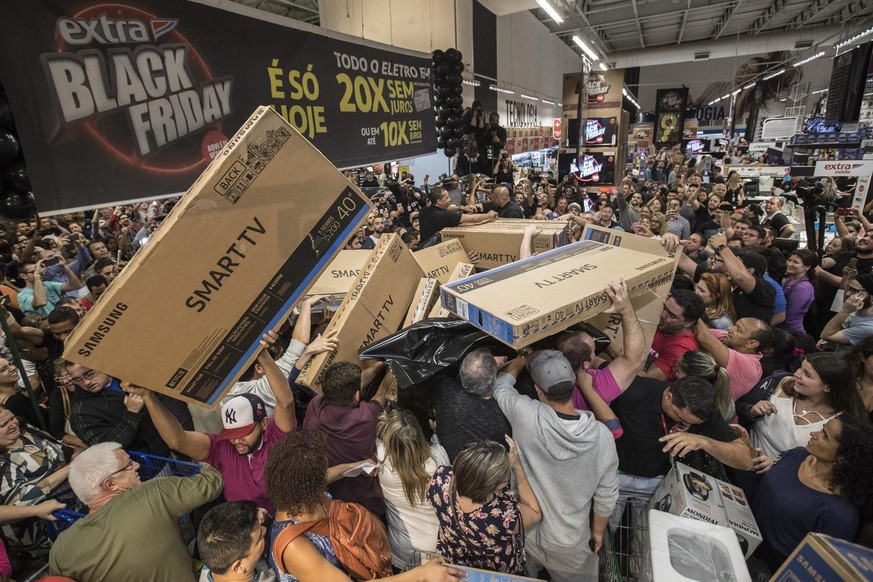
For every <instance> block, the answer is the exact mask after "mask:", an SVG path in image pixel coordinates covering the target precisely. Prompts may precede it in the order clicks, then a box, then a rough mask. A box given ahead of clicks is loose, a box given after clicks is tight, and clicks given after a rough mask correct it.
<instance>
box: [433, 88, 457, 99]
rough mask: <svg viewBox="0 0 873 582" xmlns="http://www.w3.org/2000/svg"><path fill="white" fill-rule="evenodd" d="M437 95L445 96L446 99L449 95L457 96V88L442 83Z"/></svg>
mask: <svg viewBox="0 0 873 582" xmlns="http://www.w3.org/2000/svg"><path fill="white" fill-rule="evenodd" d="M437 95H439V96H441V97H443V98H444V99H448V98H449V97H454V96H455V88H454V87H449V86H448V85H441V86H440V88H439V89H437Z"/></svg>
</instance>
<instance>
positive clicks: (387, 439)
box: [376, 408, 449, 569]
mask: <svg viewBox="0 0 873 582" xmlns="http://www.w3.org/2000/svg"><path fill="white" fill-rule="evenodd" d="M376 436H377V438H378V440H377V441H376V458H377V460H378V461H379V484H380V485H381V486H382V496H383V497H384V498H385V506H386V510H387V511H386V515H387V517H388V541H389V542H390V543H391V562H392V563H393V564H394V567H395V568H398V569H404V568H405V567H406V566H407V564H409V563H410V562H412V561H413V557H414V555H415V552H416V551H419V552H426V553H430V554H433V553H436V545H437V530H438V529H439V522H438V521H437V517H436V513H435V512H434V509H433V506H431V504H430V503H428V501H427V498H426V495H425V493H426V492H427V486H428V484H429V483H430V479H431V477H432V476H433V474H434V472H435V471H436V470H437V467H439V466H440V465H448V464H449V455H448V454H447V453H446V450H445V449H444V448H443V447H442V445H440V444H431V443H429V442H427V439H425V438H424V432H422V430H421V426H420V425H419V424H418V421H417V420H416V419H415V415H414V414H412V413H411V412H410V411H408V410H403V409H402V408H397V409H394V410H392V411H390V412H388V413H386V414H384V415H382V417H381V418H380V419H379V425H378V426H377V428H376Z"/></svg>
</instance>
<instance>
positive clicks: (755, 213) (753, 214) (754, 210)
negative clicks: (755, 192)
mask: <svg viewBox="0 0 873 582" xmlns="http://www.w3.org/2000/svg"><path fill="white" fill-rule="evenodd" d="M743 216H745V217H746V218H748V219H749V222H751V223H752V224H753V225H755V226H760V225H761V207H760V206H759V205H758V204H757V203H756V202H752V203H751V204H749V205H748V206H746V207H745V208H743Z"/></svg>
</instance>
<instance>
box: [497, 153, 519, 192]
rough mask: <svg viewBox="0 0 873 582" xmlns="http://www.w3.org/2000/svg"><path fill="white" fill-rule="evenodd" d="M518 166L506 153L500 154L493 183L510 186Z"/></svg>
mask: <svg viewBox="0 0 873 582" xmlns="http://www.w3.org/2000/svg"><path fill="white" fill-rule="evenodd" d="M518 169H519V168H518V166H517V165H516V164H515V162H513V161H512V158H510V157H509V154H508V153H507V152H501V153H500V160H499V161H498V162H497V169H496V171H495V172H494V181H495V182H496V183H498V184H512V183H514V182H515V173H516V172H517V171H518Z"/></svg>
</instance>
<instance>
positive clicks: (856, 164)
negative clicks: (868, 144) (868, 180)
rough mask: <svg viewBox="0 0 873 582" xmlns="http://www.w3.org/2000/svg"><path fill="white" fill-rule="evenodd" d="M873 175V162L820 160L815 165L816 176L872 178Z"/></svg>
mask: <svg viewBox="0 0 873 582" xmlns="http://www.w3.org/2000/svg"><path fill="white" fill-rule="evenodd" d="M871 174H873V160H866V161H851V160H843V161H834V160H819V161H817V162H816V163H815V174H813V175H814V176H818V177H822V176H832V177H840V176H842V177H848V176H870V175H871Z"/></svg>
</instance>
